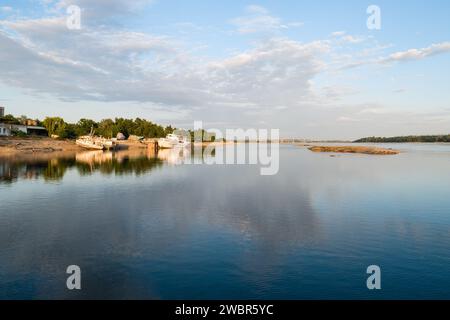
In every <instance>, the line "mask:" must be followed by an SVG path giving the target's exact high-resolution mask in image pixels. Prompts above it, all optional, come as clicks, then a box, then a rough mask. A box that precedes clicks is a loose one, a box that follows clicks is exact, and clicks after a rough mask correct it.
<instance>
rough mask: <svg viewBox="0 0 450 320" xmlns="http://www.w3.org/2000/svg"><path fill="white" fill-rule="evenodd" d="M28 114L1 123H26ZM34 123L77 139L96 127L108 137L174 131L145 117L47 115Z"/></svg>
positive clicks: (149, 135)
mask: <svg viewBox="0 0 450 320" xmlns="http://www.w3.org/2000/svg"><path fill="white" fill-rule="evenodd" d="M29 121H30V120H29V119H28V118H27V117H26V116H20V117H18V118H16V117H14V116H13V115H5V116H4V117H0V123H7V124H15V125H20V124H23V125H26V124H27V122H28V123H29ZM33 124H34V125H37V126H43V127H45V128H46V129H47V131H48V135H49V136H54V135H56V136H58V137H60V138H61V139H75V138H77V137H79V136H83V135H87V134H89V133H90V132H91V128H93V129H94V131H95V134H96V135H100V136H103V137H107V138H112V137H116V136H117V134H118V133H119V132H121V133H122V134H124V135H125V137H128V136H130V135H136V136H142V137H145V138H161V137H165V136H166V135H167V134H169V133H172V132H173V131H174V128H172V127H171V126H167V127H163V126H161V125H158V124H155V123H153V122H151V121H148V120H145V119H140V118H136V119H125V118H115V119H114V120H113V119H104V120H101V121H100V122H97V121H94V120H91V119H80V120H79V121H78V122H77V123H69V122H66V121H65V120H64V119H63V118H60V117H47V118H45V119H44V120H43V121H40V120H33Z"/></svg>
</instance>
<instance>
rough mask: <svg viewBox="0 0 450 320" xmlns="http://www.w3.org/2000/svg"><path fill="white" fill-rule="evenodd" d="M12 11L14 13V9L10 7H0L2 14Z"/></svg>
mask: <svg viewBox="0 0 450 320" xmlns="http://www.w3.org/2000/svg"><path fill="white" fill-rule="evenodd" d="M12 11H13V8H11V7H8V6H3V7H0V12H4V13H9V12H12Z"/></svg>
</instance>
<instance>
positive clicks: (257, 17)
mask: <svg viewBox="0 0 450 320" xmlns="http://www.w3.org/2000/svg"><path fill="white" fill-rule="evenodd" d="M246 11H247V15H245V16H242V17H238V18H235V19H233V20H231V23H232V24H233V25H235V26H236V27H237V30H238V32H239V33H241V34H252V33H273V32H279V31H281V30H283V29H289V28H294V27H301V26H303V23H302V22H298V21H295V22H289V23H284V22H282V20H281V19H280V18H278V17H274V16H272V15H270V12H269V10H267V9H266V8H264V7H261V6H255V5H252V6H248V7H247V8H246Z"/></svg>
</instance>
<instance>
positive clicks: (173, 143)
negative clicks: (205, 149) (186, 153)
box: [158, 134, 191, 149]
mask: <svg viewBox="0 0 450 320" xmlns="http://www.w3.org/2000/svg"><path fill="white" fill-rule="evenodd" d="M190 145H191V142H190V141H189V140H188V139H187V137H183V136H179V135H176V134H168V135H167V136H166V137H165V138H161V139H159V140H158V146H159V147H160V148H161V149H173V148H186V147H189V146H190Z"/></svg>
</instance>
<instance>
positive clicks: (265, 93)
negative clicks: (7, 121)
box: [0, 0, 450, 139]
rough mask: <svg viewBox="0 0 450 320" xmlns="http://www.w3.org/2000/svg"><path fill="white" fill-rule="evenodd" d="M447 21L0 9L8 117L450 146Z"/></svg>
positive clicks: (387, 14)
mask: <svg viewBox="0 0 450 320" xmlns="http://www.w3.org/2000/svg"><path fill="white" fill-rule="evenodd" d="M70 5H77V6H78V7H79V8H80V9H81V29H80V30H70V29H68V28H67V26H66V20H67V13H66V9H67V7H68V6H70ZM369 5H377V6H378V7H379V8H380V10H381V11H380V12H381V29H380V30H369V29H368V28H367V25H366V21H367V19H368V17H369V15H368V14H367V12H366V10H367V7H368V6H369ZM448 12H450V2H448V1H444V0H442V1H438V0H435V1H401V0H398V1H362V0H347V1H331V0H329V1H287V0H285V1H196V0H193V1H181V0H179V1H175V0H165V1H163V0H136V1H126V0H53V1H52V0H29V1H5V0H1V1H0V74H1V77H0V105H4V106H6V108H7V111H8V112H11V113H13V114H15V115H21V114H26V115H28V116H30V117H39V118H43V117H45V116H47V115H59V116H63V117H64V118H66V119H67V120H69V121H77V120H78V119H79V118H81V117H90V118H94V119H97V120H100V119H102V118H108V117H118V116H124V117H144V118H148V119H151V120H153V121H156V122H160V123H163V124H174V125H176V126H179V127H191V126H192V124H193V121H194V120H202V121H203V122H204V123H205V126H206V127H214V128H216V127H217V128H219V129H224V128H236V127H240V128H279V129H280V131H281V135H282V136H283V137H288V136H289V137H305V138H319V139H330V138H339V139H353V138H358V137H361V136H372V135H377V136H388V135H403V134H433V133H449V132H450V92H449V90H448V83H449V82H450V81H449V80H450V73H449V72H448V71H446V70H450V21H449V19H448Z"/></svg>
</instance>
